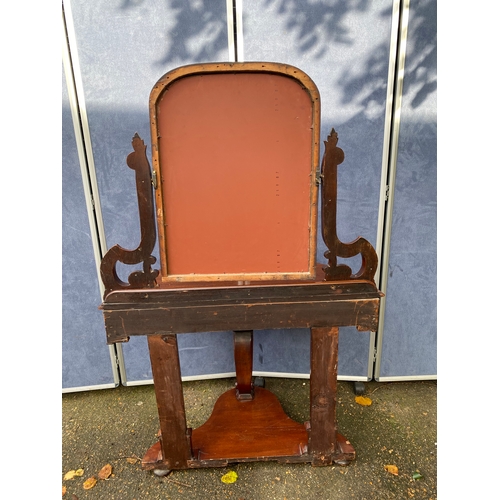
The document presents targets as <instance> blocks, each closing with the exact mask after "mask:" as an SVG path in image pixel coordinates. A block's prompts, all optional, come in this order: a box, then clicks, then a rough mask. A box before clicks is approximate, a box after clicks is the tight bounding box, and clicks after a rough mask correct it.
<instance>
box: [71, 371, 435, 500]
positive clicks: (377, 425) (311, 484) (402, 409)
mask: <svg viewBox="0 0 500 500" xmlns="http://www.w3.org/2000/svg"><path fill="white" fill-rule="evenodd" d="M232 387H234V379H220V380H204V381H196V382H185V383H184V397H185V405H186V412H187V419H188V426H190V427H193V428H196V427H198V426H199V425H201V424H202V423H203V422H204V421H205V420H206V419H207V418H208V417H209V415H210V413H211V410H212V407H213V405H214V403H215V401H216V399H217V397H218V396H219V395H220V394H221V393H222V392H224V391H225V390H228V389H231V388H232ZM266 388H267V389H269V390H271V391H272V392H273V393H274V394H276V396H277V397H278V398H279V400H280V402H281V403H282V406H283V409H284V410H285V412H286V413H287V414H288V415H289V416H290V417H291V418H293V419H294V420H297V421H299V422H303V421H305V420H308V418H309V409H308V408H309V382H308V380H301V379H281V378H268V379H266ZM365 389H366V391H365V396H367V397H369V398H370V399H371V400H372V404H371V405H370V406H361V405H359V404H357V403H356V401H355V394H354V391H353V385H352V383H349V382H339V386H338V410H337V413H338V421H339V430H340V432H341V433H342V434H344V435H345V436H346V437H347V438H348V439H349V441H350V442H351V443H352V444H353V446H354V448H355V450H356V453H357V458H356V460H355V461H354V462H353V463H351V464H350V465H349V466H347V467H341V466H332V467H312V466H311V465H310V464H293V465H285V464H278V463H274V462H259V463H255V462H254V463H247V464H233V465H231V466H229V467H226V468H220V469H197V470H188V471H173V472H171V473H170V474H169V475H168V476H166V477H163V478H160V477H157V476H155V475H154V474H153V473H151V472H145V471H143V470H142V469H141V466H140V457H142V455H143V454H144V453H145V452H146V450H147V449H148V448H149V447H150V446H151V445H152V444H154V443H155V442H156V433H157V432H158V428H159V425H158V417H157V410H156V401H155V396H154V389H153V386H151V385H146V386H138V387H118V388H116V389H109V390H98V391H91V392H79V393H72V394H64V395H63V398H62V410H63V413H62V424H63V428H62V438H63V439H62V477H63V480H62V486H63V491H64V488H66V493H65V494H64V495H63V499H68V500H76V499H78V500H84V499H101V498H102V499H109V500H113V499H116V500H133V499H135V500H142V499H183V500H186V499H213V500H219V499H226V498H227V499H234V500H271V499H277V500H278V499H279V500H307V499H319V498H321V499H325V500H330V499H331V500H335V499H348V498H354V499H356V500H362V499H374V500H375V499H377V500H378V499H385V498H396V499H406V498H413V499H428V500H430V499H433V500H435V499H436V498H437V485H436V482H437V477H436V476H437V472H436V470H437V457H436V439H437V438H436V407H437V401H436V399H437V394H436V393H437V383H436V382H435V381H423V382H392V383H387V382H385V383H377V382H369V383H366V384H365ZM106 464H110V465H111V466H112V475H111V476H110V477H109V478H108V479H97V483H96V484H95V486H94V487H93V488H91V489H88V490H86V489H84V487H83V485H84V482H85V481H86V480H88V479H89V478H90V477H92V476H94V477H95V478H98V473H99V471H100V470H101V468H102V467H103V466H105V465H106ZM387 465H395V466H396V467H397V468H398V475H394V474H391V473H389V472H388V471H387V470H386V468H385V467H386V466H387ZM78 469H83V474H82V475H81V476H76V477H75V478H74V479H66V480H64V475H65V474H66V473H67V472H68V471H71V470H78ZM229 471H235V472H236V473H237V475H238V478H237V480H236V482H234V483H232V484H225V483H223V482H222V481H221V478H222V476H223V475H224V474H226V473H227V472H229Z"/></svg>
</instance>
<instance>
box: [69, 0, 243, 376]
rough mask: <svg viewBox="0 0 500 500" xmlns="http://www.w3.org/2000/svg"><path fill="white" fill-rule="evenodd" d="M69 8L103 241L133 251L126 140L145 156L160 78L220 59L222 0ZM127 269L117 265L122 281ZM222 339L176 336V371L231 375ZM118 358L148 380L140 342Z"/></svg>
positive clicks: (228, 347)
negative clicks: (140, 144) (136, 141)
mask: <svg viewBox="0 0 500 500" xmlns="http://www.w3.org/2000/svg"><path fill="white" fill-rule="evenodd" d="M71 6H72V11H73V18H74V24H75V32H76V40H77V48H78V55H79V59H80V66H81V73H82V81H83V86H84V94H85V102H86V108H87V115H88V121H89V127H90V134H91V139H92V151H93V156H94V162H95V168H96V174H97V180H98V185H99V194H100V201H101V206H102V212H103V220H104V226H105V235H106V242H107V245H108V248H110V247H111V246H113V245H115V244H119V245H120V246H122V247H124V248H128V249H135V248H136V247H137V246H138V244H139V241H140V225H139V214H138V209H137V198H136V188H135V174H134V172H133V171H132V170H131V169H129V168H128V167H127V164H126V157H127V155H128V154H129V153H130V152H131V151H132V147H131V140H132V137H133V135H134V134H135V133H136V132H137V133H138V134H139V135H140V136H141V137H142V139H143V140H144V141H145V143H146V144H147V145H148V149H147V152H148V156H149V157H150V144H151V139H150V129H149V108H148V106H149V93H150V91H151V89H152V88H153V86H154V84H155V83H156V81H157V80H158V79H159V78H160V77H161V76H162V75H163V74H165V73H166V72H167V71H170V70H171V69H174V68H176V67H178V66H181V65H184V64H192V63H198V62H207V61H227V60H228V48H227V25H226V2H225V1H224V0H219V1H216V2H215V1H213V2H212V1H210V2H206V1H205V2H194V1H193V2H191V1H183V0H171V1H164V0H161V1H154V2H150V1H140V0H139V1H131V0H94V1H92V2H86V1H84V0H71ZM150 161H151V158H150ZM154 254H155V255H156V256H157V257H158V251H157V249H156V250H155V252H154ZM156 267H159V265H157V266H156ZM132 270H133V268H130V266H128V267H127V266H119V267H118V272H119V274H120V277H121V278H122V279H124V280H127V277H128V275H129V274H130V272H132ZM101 321H102V318H101ZM226 337H228V334H225V335H224V334H221V333H216V334H207V336H206V338H205V337H203V336H200V335H186V336H185V337H184V336H182V338H180V339H179V345H180V348H181V349H183V350H182V351H181V368H182V374H183V375H184V376H193V375H203V374H212V373H225V372H231V371H234V361H233V360H232V343H229V344H228V343H227V342H226ZM231 342H232V341H231ZM101 343H102V345H103V346H104V345H105V339H104V337H103V338H102V341H101ZM195 347H199V349H195ZM218 353H219V354H220V356H219V358H218V357H217V356H218V355H219V354H218ZM228 353H230V356H229V354H228ZM188 354H189V355H188ZM212 354H214V355H213V356H212ZM123 356H124V360H125V369H126V376H127V381H128V382H134V381H141V380H148V379H150V378H151V368H150V361H149V354H148V350H147V342H146V340H145V339H131V341H130V342H128V343H125V344H123ZM214 370H215V371H214Z"/></svg>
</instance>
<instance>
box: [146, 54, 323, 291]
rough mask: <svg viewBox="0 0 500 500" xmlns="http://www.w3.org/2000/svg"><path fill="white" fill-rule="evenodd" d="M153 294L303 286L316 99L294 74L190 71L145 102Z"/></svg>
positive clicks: (312, 226)
mask: <svg viewBox="0 0 500 500" xmlns="http://www.w3.org/2000/svg"><path fill="white" fill-rule="evenodd" d="M150 113H151V129H152V134H151V136H152V141H153V143H152V154H153V170H154V172H155V176H156V179H157V189H156V204H157V217H158V231H159V243H160V254H161V276H160V281H161V282H172V281H211V280H215V281H217V280H224V281H227V280H233V279H234V280H266V279H270V280H281V279H311V278H314V273H315V256H316V220H317V190H318V188H317V175H318V174H317V171H318V166H319V165H318V163H319V160H318V158H319V140H318V136H319V94H318V91H317V88H316V86H315V85H314V83H313V82H312V80H311V79H310V78H309V77H308V76H307V75H306V74H305V73H303V72H301V71H300V70H298V69H297V68H293V67H290V66H286V65H281V64H270V63H266V64H261V63H247V64H245V68H244V70H241V69H239V67H238V66H237V65H236V66H234V65H231V64H223V63H221V64H206V65H193V66H187V67H183V68H179V69H177V70H174V71H172V72H170V73H167V74H166V75H164V76H163V77H162V78H161V79H160V80H159V81H158V82H157V84H156V85H155V87H154V88H153V90H152V92H151V98H150Z"/></svg>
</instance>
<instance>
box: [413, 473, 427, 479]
mask: <svg viewBox="0 0 500 500" xmlns="http://www.w3.org/2000/svg"><path fill="white" fill-rule="evenodd" d="M423 477H424V476H422V474H420V473H419V472H414V473H413V476H412V478H413V480H414V481H416V480H417V479H422V478H423Z"/></svg>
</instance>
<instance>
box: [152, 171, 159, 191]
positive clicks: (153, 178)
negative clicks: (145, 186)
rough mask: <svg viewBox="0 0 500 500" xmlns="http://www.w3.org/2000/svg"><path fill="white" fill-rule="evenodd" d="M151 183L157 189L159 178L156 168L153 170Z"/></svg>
mask: <svg viewBox="0 0 500 500" xmlns="http://www.w3.org/2000/svg"><path fill="white" fill-rule="evenodd" d="M151 184H153V187H154V188H155V189H157V188H158V180H157V178H156V170H153V172H152V173H151Z"/></svg>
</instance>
